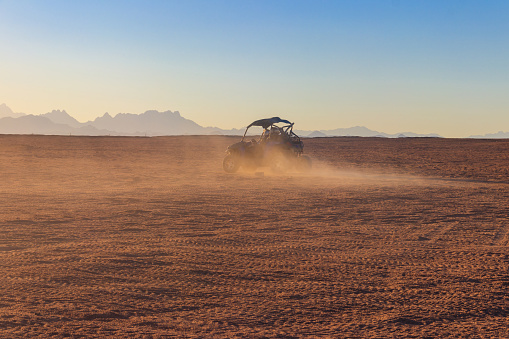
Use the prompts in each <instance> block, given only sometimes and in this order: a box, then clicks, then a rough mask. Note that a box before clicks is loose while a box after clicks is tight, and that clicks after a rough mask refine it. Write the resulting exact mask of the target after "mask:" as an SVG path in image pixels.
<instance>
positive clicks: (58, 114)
mask: <svg viewBox="0 0 509 339" xmlns="http://www.w3.org/2000/svg"><path fill="white" fill-rule="evenodd" d="M41 116H42V117H45V118H48V119H49V120H51V121H53V122H54V123H55V124H64V125H68V126H71V127H75V128H78V127H80V126H81V123H80V122H79V121H78V120H76V119H74V118H73V117H72V116H70V115H69V114H68V113H67V112H66V111H65V110H52V111H51V112H49V113H45V114H41Z"/></svg>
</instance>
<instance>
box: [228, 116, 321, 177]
mask: <svg viewBox="0 0 509 339" xmlns="http://www.w3.org/2000/svg"><path fill="white" fill-rule="evenodd" d="M276 124H282V125H281V126H278V125H276ZM252 126H259V127H262V128H263V132H262V135H261V136H260V138H259V139H258V140H255V139H251V141H245V140H244V139H245V138H246V134H247V131H248V130H249V128H251V127H252ZM303 150H304V144H303V143H302V141H301V140H300V138H299V136H298V135H297V134H295V133H294V132H293V123H291V122H290V121H288V120H283V119H281V118H278V117H273V118H270V119H261V120H256V121H255V122H253V123H251V124H250V125H249V126H247V128H246V131H245V132H244V136H243V137H242V140H241V141H240V142H237V143H235V144H233V145H231V146H230V147H228V149H227V150H226V156H225V158H224V160H223V169H224V170H225V172H228V173H235V172H237V171H238V170H239V168H241V167H242V168H244V169H247V170H255V169H256V168H258V167H265V166H268V167H270V168H271V169H272V171H273V172H276V173H284V172H287V171H289V170H291V169H295V170H297V171H299V172H306V171H309V170H310V169H311V159H310V158H309V157H308V156H306V155H304V154H303Z"/></svg>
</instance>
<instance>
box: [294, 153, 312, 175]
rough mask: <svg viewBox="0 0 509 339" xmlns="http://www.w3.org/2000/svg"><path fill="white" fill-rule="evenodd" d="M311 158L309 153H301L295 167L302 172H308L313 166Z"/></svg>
mask: <svg viewBox="0 0 509 339" xmlns="http://www.w3.org/2000/svg"><path fill="white" fill-rule="evenodd" d="M312 166H313V165H312V163H311V158H310V157H308V156H307V155H301V156H300V157H298V158H297V163H296V164H295V168H296V169H297V171H298V172H300V173H306V172H309V171H311V167H312Z"/></svg>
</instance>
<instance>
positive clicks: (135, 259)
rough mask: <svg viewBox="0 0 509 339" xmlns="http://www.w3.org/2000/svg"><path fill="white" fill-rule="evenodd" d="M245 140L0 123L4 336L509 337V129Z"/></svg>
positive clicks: (0, 333)
mask: <svg viewBox="0 0 509 339" xmlns="http://www.w3.org/2000/svg"><path fill="white" fill-rule="evenodd" d="M238 140H239V138H238V137H222V136H182V137H157V138H135V137H73V136H67V137H65V136H32V135H27V136H14V135H4V136H0V175H1V181H0V206H1V209H0V337H1V338H48V337H51V338H66V337H67V338H103V337H116V338H223V337H237V338H301V337H311V338H313V337H315V338H318V337H331V338H367V337H376V338H387V337H389V338H390V337H419V338H422V337H429V338H440V337H442V338H443V337H454V338H461V337H465V338H466V337H479V338H484V337H500V338H503V337H506V338H507V337H509V329H508V328H509V318H508V315H509V250H508V245H509V141H507V140H461V139H382V138H317V139H306V140H304V143H305V152H306V154H308V155H310V156H311V157H312V159H313V161H314V164H315V168H314V170H313V171H312V172H311V173H309V174H306V175H302V174H297V173H287V174H282V175H273V174H271V173H269V171H268V170H259V171H263V172H264V175H263V176H262V175H259V174H258V175H255V174H254V173H250V172H240V173H237V174H233V175H232V174H226V173H224V172H223V170H222V167H221V163H222V158H223V156H224V151H225V149H226V147H227V146H228V145H229V144H231V143H233V142H236V141H238Z"/></svg>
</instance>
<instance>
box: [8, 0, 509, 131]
mask: <svg viewBox="0 0 509 339" xmlns="http://www.w3.org/2000/svg"><path fill="white" fill-rule="evenodd" d="M0 46H2V53H0V103H2V102H5V103H6V104H7V105H8V106H9V107H11V108H12V109H13V110H14V111H18V112H25V113H32V114H41V113H45V112H48V111H51V110H52V109H65V110H66V111H67V112H68V113H70V114H71V115H73V116H74V117H76V118H77V119H78V120H80V121H87V120H91V119H94V118H95V117H97V116H100V115H103V114H104V113H105V112H109V113H110V114H116V113H119V112H130V113H142V112H144V111H146V110H149V109H157V110H160V111H163V110H171V111H176V110H178V111H180V112H181V114H182V115H183V116H184V117H187V118H189V119H192V120H194V121H196V122H197V123H199V124H201V125H204V126H218V127H222V128H232V127H236V128H239V127H242V126H245V125H246V124H248V123H249V122H251V121H252V120H255V119H258V118H262V117H270V116H275V115H276V116H281V117H285V118H287V119H290V120H292V121H295V122H296V125H297V126H298V128H299V129H329V128H337V127H351V126H355V125H363V126H367V127H369V128H371V129H375V130H379V131H383V132H387V133H396V132H404V131H413V132H418V133H432V132H434V133H439V134H441V135H444V136H448V137H465V136H469V135H471V134H484V133H489V132H496V131H499V130H505V131H509V114H508V113H509V95H507V93H509V1H454V0H451V1H433V0H427V1H417V0H409V1H404V0H400V1H398V0H393V1H382V0H373V1H363V0H356V1H353V0H352V1H339V0H337V1H320V0H315V1H311V0H310V1H295V0H294V1H263V0H255V1H248V0H245V1H242V0H230V1H213V0H209V1H194V0H187V1H169V0H168V1H128V0H126V1H107V0H102V1H51V0H45V1H42V0H40V1H25V0H16V1H6V0H0Z"/></svg>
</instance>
